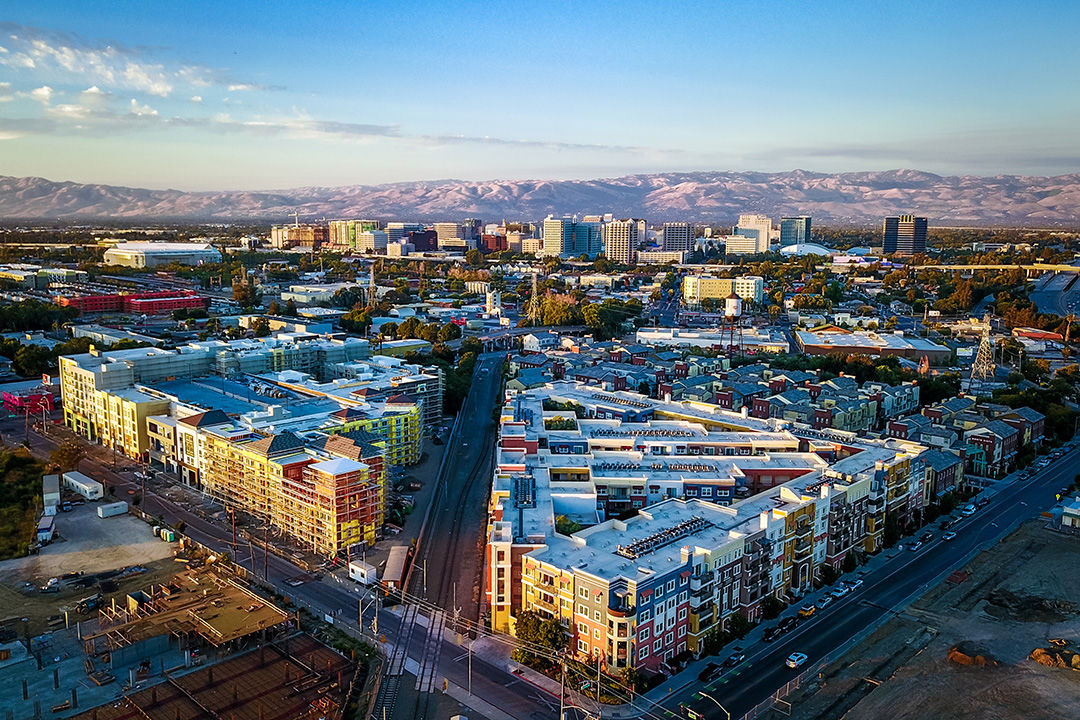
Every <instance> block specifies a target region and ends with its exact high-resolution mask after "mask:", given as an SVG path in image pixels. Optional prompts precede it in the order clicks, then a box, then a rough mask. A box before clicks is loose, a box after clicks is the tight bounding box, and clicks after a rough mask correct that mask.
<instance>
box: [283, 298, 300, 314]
mask: <svg viewBox="0 0 1080 720" xmlns="http://www.w3.org/2000/svg"><path fill="white" fill-rule="evenodd" d="M281 314H282V315H284V316H285V317H296V314H297V313H296V301H295V300H293V299H291V298H290V299H289V301H288V302H286V303H285V309H284V310H282V311H281Z"/></svg>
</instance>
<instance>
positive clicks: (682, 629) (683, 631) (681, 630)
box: [679, 625, 686, 637]
mask: <svg viewBox="0 0 1080 720" xmlns="http://www.w3.org/2000/svg"><path fill="white" fill-rule="evenodd" d="M685 635H686V626H685V625H680V626H679V637H683V636H685Z"/></svg>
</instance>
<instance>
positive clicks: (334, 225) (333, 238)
mask: <svg viewBox="0 0 1080 720" xmlns="http://www.w3.org/2000/svg"><path fill="white" fill-rule="evenodd" d="M381 227H382V224H381V223H380V222H379V221H378V220H332V221H330V244H331V245H333V246H334V247H335V248H355V247H356V237H357V236H358V235H359V234H360V233H362V232H367V231H369V230H379V229H381Z"/></svg>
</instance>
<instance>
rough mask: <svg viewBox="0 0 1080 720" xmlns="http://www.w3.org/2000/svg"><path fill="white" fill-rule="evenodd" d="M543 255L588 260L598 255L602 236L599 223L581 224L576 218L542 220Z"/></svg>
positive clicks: (548, 218) (549, 217)
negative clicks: (585, 257) (582, 256)
mask: <svg viewBox="0 0 1080 720" xmlns="http://www.w3.org/2000/svg"><path fill="white" fill-rule="evenodd" d="M543 237H544V247H543V249H542V251H541V254H543V255H549V256H561V257H577V256H578V255H587V256H588V257H590V258H593V257H596V256H597V255H599V254H600V251H601V247H602V243H603V235H602V230H601V225H600V223H596V222H582V221H579V220H578V219H577V218H572V217H563V218H553V217H551V216H548V217H547V218H546V219H545V220H544V230H543Z"/></svg>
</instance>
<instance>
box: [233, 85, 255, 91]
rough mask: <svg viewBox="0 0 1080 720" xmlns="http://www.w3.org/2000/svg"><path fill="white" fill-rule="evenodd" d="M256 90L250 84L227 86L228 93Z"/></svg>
mask: <svg viewBox="0 0 1080 720" xmlns="http://www.w3.org/2000/svg"><path fill="white" fill-rule="evenodd" d="M256 89H257V86H256V85H252V84H251V83H233V84H232V85H229V88H228V90H229V92H237V91H242V90H256Z"/></svg>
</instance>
